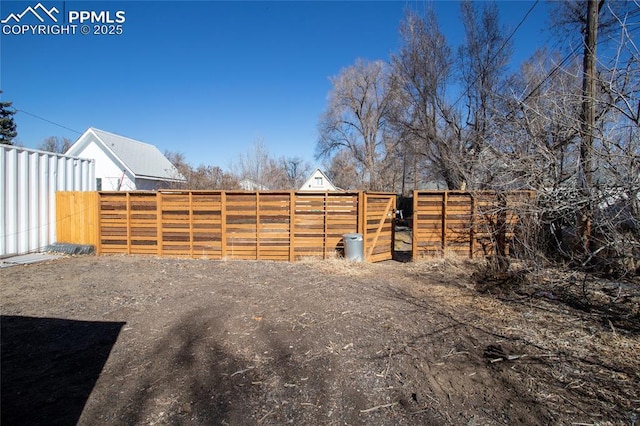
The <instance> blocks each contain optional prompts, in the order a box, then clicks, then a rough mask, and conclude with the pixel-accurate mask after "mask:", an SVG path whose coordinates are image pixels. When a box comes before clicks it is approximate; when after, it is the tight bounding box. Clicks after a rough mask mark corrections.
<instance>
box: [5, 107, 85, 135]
mask: <svg viewBox="0 0 640 426" xmlns="http://www.w3.org/2000/svg"><path fill="white" fill-rule="evenodd" d="M16 112H22V113H24V114H27V115H30V116H31V117H34V118H37V119H38V120H42V121H45V122H47V123H49V124H53V125H54V126H58V127H61V128H63V129H66V130H69V131H72V132H74V133H77V134H79V135H81V134H82V132H79V131H77V130H75V129H72V128H71V127H67V126H64V125H62V124H60V123H56V122H55V121H51V120H47V119H46V118H44V117H40V116H39V115H35V114H32V113H30V112H28V111H25V110H23V109H18V108H16Z"/></svg>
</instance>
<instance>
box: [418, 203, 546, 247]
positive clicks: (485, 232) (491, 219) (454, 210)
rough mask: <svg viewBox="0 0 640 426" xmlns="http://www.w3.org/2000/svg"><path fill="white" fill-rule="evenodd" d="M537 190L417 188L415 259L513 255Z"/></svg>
mask: <svg viewBox="0 0 640 426" xmlns="http://www.w3.org/2000/svg"><path fill="white" fill-rule="evenodd" d="M533 197H534V193H533V192H532V191H511V192H495V191H473V192H471V191H470V192H466V191H414V194H413V258H414V259H415V258H418V257H426V256H434V255H442V254H445V253H451V254H454V255H459V256H467V257H471V258H473V257H478V256H486V255H491V254H498V255H504V256H508V255H509V254H510V251H511V250H512V247H511V242H512V241H513V239H514V236H515V231H516V225H517V224H518V223H520V221H521V220H522V219H523V216H524V215H526V214H527V212H529V211H530V209H529V208H528V207H529V206H530V204H531V201H532V200H533Z"/></svg>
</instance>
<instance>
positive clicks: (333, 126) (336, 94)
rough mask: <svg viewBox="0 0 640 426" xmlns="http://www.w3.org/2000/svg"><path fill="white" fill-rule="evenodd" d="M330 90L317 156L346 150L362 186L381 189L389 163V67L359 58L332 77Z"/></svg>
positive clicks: (391, 96)
mask: <svg viewBox="0 0 640 426" xmlns="http://www.w3.org/2000/svg"><path fill="white" fill-rule="evenodd" d="M331 83H332V85H333V89H332V91H331V93H330V94H329V104H328V106H327V109H326V111H325V113H324V114H323V116H322V118H321V121H320V126H319V127H320V140H319V141H318V145H317V154H316V155H317V158H330V157H331V156H333V155H335V154H337V153H342V152H348V153H349V155H350V156H351V157H352V158H353V160H354V161H353V162H354V164H355V165H356V166H357V169H358V173H360V174H361V175H362V176H364V179H363V184H364V186H363V187H362V188H363V189H370V190H382V189H384V183H383V180H384V179H383V173H384V165H385V164H386V163H387V162H388V156H389V148H390V146H393V145H394V141H392V140H391V134H392V132H391V125H390V122H389V120H388V118H389V115H390V113H391V110H392V108H393V106H394V105H393V104H394V102H395V92H396V91H395V88H394V86H393V81H392V79H391V75H390V71H389V67H388V65H387V64H385V63H384V62H382V61H374V62H367V61H364V60H362V59H358V60H357V61H356V63H355V64H354V65H352V66H350V67H348V68H345V69H343V70H342V71H341V72H340V74H339V75H337V76H336V77H333V78H332V79H331Z"/></svg>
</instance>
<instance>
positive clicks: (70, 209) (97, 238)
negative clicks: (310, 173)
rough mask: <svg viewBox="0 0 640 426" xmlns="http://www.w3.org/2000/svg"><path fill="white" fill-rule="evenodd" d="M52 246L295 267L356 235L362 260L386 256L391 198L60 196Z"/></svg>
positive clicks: (213, 193) (157, 194)
mask: <svg viewBox="0 0 640 426" xmlns="http://www.w3.org/2000/svg"><path fill="white" fill-rule="evenodd" d="M57 197H58V198H57V206H58V211H57V213H58V218H59V220H58V222H57V223H58V241H59V242H68V243H81V244H92V245H94V246H95V247H96V252H97V253H98V254H103V253H104V254H106V253H125V254H148V255H158V256H174V257H197V258H210V259H260V260H287V261H292V260H297V259H300V258H303V257H308V256H310V257H322V258H327V257H330V256H333V255H334V253H335V251H336V250H340V249H342V248H343V239H342V237H343V235H344V234H347V233H362V234H363V236H364V255H365V259H366V260H369V261H379V260H384V259H391V258H392V255H393V237H392V234H393V211H394V209H395V204H396V196H395V194H368V193H362V192H340V193H306V192H299V193H296V192H275V191H268V192H226V191H161V192H74V193H68V192H61V193H58V195H57Z"/></svg>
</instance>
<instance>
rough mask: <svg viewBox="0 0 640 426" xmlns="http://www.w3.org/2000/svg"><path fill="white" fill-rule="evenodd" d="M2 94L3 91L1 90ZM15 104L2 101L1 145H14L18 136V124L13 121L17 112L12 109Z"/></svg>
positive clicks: (0, 121) (0, 114)
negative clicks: (14, 140)
mask: <svg viewBox="0 0 640 426" xmlns="http://www.w3.org/2000/svg"><path fill="white" fill-rule="evenodd" d="M0 94H2V91H1V90H0ZM12 104H13V102H1V101H0V143H3V144H7V145H13V138H15V137H16V136H17V135H18V132H17V131H16V123H15V121H13V114H15V113H16V110H15V109H13V108H11V105H12Z"/></svg>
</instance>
